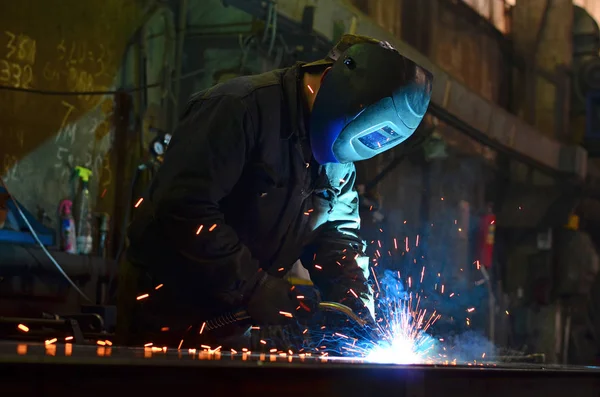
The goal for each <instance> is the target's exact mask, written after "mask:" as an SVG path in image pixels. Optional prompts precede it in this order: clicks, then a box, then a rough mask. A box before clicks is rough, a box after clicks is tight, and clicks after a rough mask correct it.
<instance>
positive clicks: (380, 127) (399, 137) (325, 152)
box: [310, 42, 433, 164]
mask: <svg viewBox="0 0 600 397" xmlns="http://www.w3.org/2000/svg"><path fill="white" fill-rule="evenodd" d="M432 81H433V76H432V75H431V73H430V72H428V71H427V70H425V69H423V68H422V67H420V66H418V65H417V64H415V63H414V62H413V61H411V60H409V59H407V58H405V57H404V56H402V55H401V54H400V53H399V52H398V51H396V50H395V49H394V48H392V47H391V46H390V45H389V43H387V42H368V43H360V44H354V45H352V46H351V47H349V48H348V49H346V51H344V52H343V53H342V54H340V55H339V58H338V59H336V60H335V62H333V64H332V66H331V69H330V70H329V71H328V73H327V74H326V75H325V77H324V79H323V82H322V84H321V87H320V89H319V91H318V93H317V96H316V98H315V102H314V106H313V109H312V113H311V118H310V139H311V147H312V151H313V155H314V157H315V159H316V160H317V162H319V163H320V164H325V163H349V162H355V161H360V160H366V159H370V158H371V157H374V156H376V155H378V154H380V153H382V152H384V151H386V150H389V149H392V148H393V147H395V146H397V145H399V144H401V143H402V142H404V141H405V140H406V139H408V138H409V137H410V136H411V135H412V134H413V133H414V132H415V130H416V129H417V127H418V126H419V123H420V122H421V120H422V119H423V117H424V115H425V112H426V111H427V107H428V106H429V101H430V98H431V86H432Z"/></svg>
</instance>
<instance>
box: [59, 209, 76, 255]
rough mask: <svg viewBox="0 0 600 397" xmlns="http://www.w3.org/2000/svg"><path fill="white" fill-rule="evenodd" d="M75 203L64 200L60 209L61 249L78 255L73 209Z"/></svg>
mask: <svg viewBox="0 0 600 397" xmlns="http://www.w3.org/2000/svg"><path fill="white" fill-rule="evenodd" d="M72 208H73V202H72V201H71V200H63V201H61V202H60V205H59V207H58V213H59V215H60V249H61V250H63V251H65V252H68V253H69V254H76V253H77V247H76V242H77V240H76V234H75V218H73V213H72V211H71V209H72Z"/></svg>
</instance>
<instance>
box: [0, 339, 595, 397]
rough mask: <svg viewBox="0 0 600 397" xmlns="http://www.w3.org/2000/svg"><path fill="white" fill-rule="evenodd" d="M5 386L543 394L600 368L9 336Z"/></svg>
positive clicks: (84, 390)
mask: <svg viewBox="0 0 600 397" xmlns="http://www.w3.org/2000/svg"><path fill="white" fill-rule="evenodd" d="M0 384H1V385H2V391H3V394H4V393H5V392H6V395H18V396H29V395H37V396H42V395H43V396H50V395H61V396H71V395H72V396H75V395H77V396H81V395H85V396H86V397H89V396H97V395H98V396H99V395H104V396H105V395H106V394H107V393H119V394H121V395H124V393H127V394H130V393H135V395H139V396H148V395H162V396H164V395H165V394H166V393H170V394H173V393H188V392H193V391H196V392H198V393H200V394H204V393H218V395H228V396H229V395H232V396H233V395H238V394H239V395H242V394H243V395H244V396H255V395H261V396H345V397H348V396H411V397H417V396H434V395H435V396H440V395H443V396H445V397H450V396H461V397H464V396H479V395H482V396H483V395H485V396H506V395H508V394H509V395H510V396H511V397H519V396H534V395H543V396H545V397H552V396H563V395H571V396H573V395H577V396H594V397H597V396H598V395H599V393H600V369H599V368H595V367H558V366H541V365H526V364H520V365H511V366H501V365H495V364H493V363H484V364H482V366H476V367H475V366H443V365H408V366H400V365H379V364H373V363H365V362H361V361H358V360H348V359H335V358H327V359H325V358H321V357H299V356H288V355H283V354H281V355H267V356H261V355H255V354H242V353H241V352H240V353H236V354H233V353H231V352H212V353H209V352H207V351H200V352H198V351H193V350H180V351H178V350H167V351H166V352H165V351H164V350H162V349H160V348H155V349H151V348H146V349H143V348H124V347H114V346H112V347H110V346H77V345H71V344H57V345H49V346H46V345H44V344H26V343H2V344H0Z"/></svg>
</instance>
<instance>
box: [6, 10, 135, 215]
mask: <svg viewBox="0 0 600 397" xmlns="http://www.w3.org/2000/svg"><path fill="white" fill-rule="evenodd" d="M49 13H50V14H51V15H49ZM142 14H143V8H142V4H141V2H139V1H122V0H92V1H78V0H61V1H56V0H55V1H43V0H23V1H19V2H7V1H3V2H2V4H1V5H0V25H2V27H3V28H2V33H1V34H0V85H2V86H7V87H15V88H22V89H34V90H50V91H105V90H111V89H114V88H115V87H116V86H117V85H118V84H119V83H120V82H121V81H122V80H123V78H125V80H126V82H128V81H129V80H130V79H129V78H128V76H122V75H121V74H120V72H121V70H122V65H123V60H124V54H125V53H126V48H127V44H128V39H129V38H130V37H131V35H132V34H133V32H134V31H135V29H136V28H137V27H138V26H139V24H140V22H141V20H142ZM0 104H1V105H0V142H1V143H0V171H1V173H2V175H3V176H4V178H5V181H6V182H7V184H8V187H9V189H10V190H11V191H12V192H13V193H14V194H15V196H16V198H17V199H18V200H20V201H21V202H22V203H23V204H24V205H25V206H26V207H27V208H28V209H29V210H31V211H33V212H35V211H36V207H38V206H39V207H42V208H44V209H45V210H46V211H47V212H48V213H49V214H50V215H52V216H53V215H54V214H55V212H56V209H57V207H58V204H59V200H61V199H62V198H66V197H68V196H69V195H70V193H71V191H70V187H71V186H72V183H70V178H71V171H72V168H73V166H76V165H81V166H85V167H88V168H91V169H92V170H93V172H94V176H93V183H92V194H93V196H94V197H97V196H101V195H102V191H104V189H107V190H110V188H111V187H112V186H113V184H114V180H115V170H114V168H113V165H112V164H111V163H110V160H109V157H110V156H109V155H108V152H109V149H110V147H111V132H112V119H111V117H112V112H113V107H114V101H113V97H112V96H111V95H40V94H36V93H28V92H13V91H8V90H4V89H2V90H0ZM108 196H109V194H108V193H104V197H108ZM101 207H102V205H101ZM110 207H111V206H110V205H107V206H106V207H105V208H101V209H102V210H108V209H109V208H110Z"/></svg>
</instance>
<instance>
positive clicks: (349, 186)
mask: <svg viewBox="0 0 600 397" xmlns="http://www.w3.org/2000/svg"><path fill="white" fill-rule="evenodd" d="M346 169H347V174H346V175H345V176H344V177H343V178H342V179H340V183H341V186H340V187H339V191H338V192H337V194H336V195H334V197H333V198H332V199H331V201H330V205H331V209H330V211H329V215H328V218H327V221H326V222H325V223H324V224H323V225H321V226H320V227H319V228H318V229H317V231H316V232H317V233H316V238H315V240H314V241H315V243H314V245H313V250H314V251H313V252H314V256H313V258H311V259H313V266H308V268H309V271H310V275H311V279H312V280H313V282H314V283H315V285H316V286H317V287H319V289H321V290H322V291H323V293H324V296H323V299H325V300H334V301H337V302H341V303H346V304H348V305H349V306H353V309H356V304H357V303H359V306H360V305H362V304H364V305H365V306H366V307H367V308H368V309H369V311H370V312H371V313H373V311H374V308H373V295H372V291H371V288H370V287H369V285H368V282H367V281H368V278H369V258H368V257H367V256H365V242H364V241H363V240H362V239H361V238H360V234H359V231H360V216H359V213H358V193H357V192H356V190H355V189H354V181H355V179H356V170H355V168H354V165H353V164H348V165H347V166H346Z"/></svg>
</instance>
